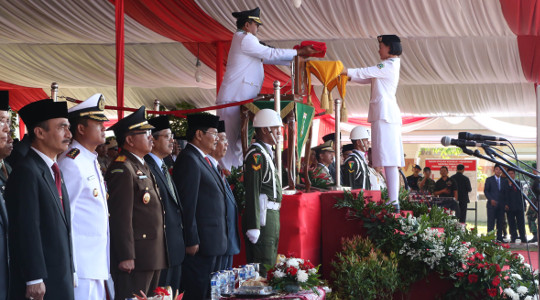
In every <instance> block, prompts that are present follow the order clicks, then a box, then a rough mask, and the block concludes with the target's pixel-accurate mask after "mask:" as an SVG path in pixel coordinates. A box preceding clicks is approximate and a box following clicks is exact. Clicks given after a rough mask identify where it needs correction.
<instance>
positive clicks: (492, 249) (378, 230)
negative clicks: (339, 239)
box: [334, 193, 538, 299]
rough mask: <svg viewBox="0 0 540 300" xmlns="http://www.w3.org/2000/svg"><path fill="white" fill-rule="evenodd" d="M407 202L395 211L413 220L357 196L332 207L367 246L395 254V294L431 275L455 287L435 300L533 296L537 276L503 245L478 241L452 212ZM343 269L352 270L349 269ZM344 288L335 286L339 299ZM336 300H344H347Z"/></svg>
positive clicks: (488, 237)
mask: <svg viewBox="0 0 540 300" xmlns="http://www.w3.org/2000/svg"><path fill="white" fill-rule="evenodd" d="M407 199H408V198H407V197H406V198H405V199H402V200H401V201H400V205H401V206H402V207H407V209H408V210H411V211H412V212H413V215H407V216H404V215H394V214H389V213H388V210H389V207H388V205H386V204H385V203H384V202H383V201H381V202H373V201H366V199H363V195H362V194H359V195H358V197H354V196H353V195H352V194H350V193H346V194H345V197H344V199H342V200H338V202H337V204H336V207H338V208H345V209H347V218H348V219H359V220H361V222H363V224H364V228H366V232H367V236H368V238H369V240H370V241H371V242H372V243H373V245H374V246H375V248H378V249H380V250H381V251H382V254H384V255H386V256H388V257H391V255H392V253H395V258H396V261H397V264H398V268H397V270H398V271H397V272H398V275H399V278H400V280H399V283H398V290H401V291H406V290H408V288H409V287H410V286H411V285H412V284H413V283H414V282H416V281H419V280H422V279H426V278H428V275H430V276H433V275H436V276H438V277H439V278H441V279H444V280H448V281H450V282H451V283H452V284H453V286H454V288H452V289H450V290H449V291H446V292H445V294H444V295H442V294H441V295H439V296H444V297H445V298H446V299H492V298H493V299H531V297H532V296H533V295H534V294H536V293H538V290H537V289H536V286H537V284H538V280H537V279H538V275H537V274H533V272H532V269H531V267H530V266H529V265H527V264H525V263H524V259H523V258H522V257H521V256H520V255H518V254H512V253H511V252H510V251H509V250H508V249H507V248H508V246H507V245H500V244H497V243H495V242H494V240H495V236H494V233H490V234H487V235H479V234H478V232H477V230H476V229H474V228H473V229H467V228H465V226H464V225H463V224H460V223H459V222H458V220H457V219H456V218H455V216H454V213H453V212H452V211H450V210H448V209H444V208H439V207H437V206H436V205H433V206H430V205H429V203H422V202H420V203H417V202H409V201H408V200H407ZM344 254H346V251H344V252H343V253H341V255H344ZM338 257H339V254H338ZM505 266H508V267H509V268H508V269H507V268H505ZM348 268H349V269H348V270H347V271H352V270H353V269H354V267H353V266H352V265H351V266H349V267H348ZM343 282H344V283H342V284H341V285H343V284H349V285H350V287H351V288H361V287H362V286H363V285H364V283H363V282H362V281H358V282H356V283H355V284H352V283H350V282H349V283H346V282H345V281H343ZM535 283H536V286H535ZM365 284H366V285H368V284H367V283H365ZM344 288H345V287H342V286H334V290H336V291H337V292H338V294H339V291H340V290H343V289H344ZM441 292H444V291H441ZM339 296H340V297H342V298H345V299H347V297H348V294H340V295H339Z"/></svg>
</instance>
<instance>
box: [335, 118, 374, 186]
mask: <svg viewBox="0 0 540 300" xmlns="http://www.w3.org/2000/svg"><path fill="white" fill-rule="evenodd" d="M369 136H370V134H369V130H368V129H367V128H365V127H363V126H356V127H354V128H353V130H352V131H351V141H352V143H353V146H354V150H353V152H352V153H351V155H349V157H347V159H346V160H345V161H344V162H343V165H342V167H341V175H342V178H343V185H344V186H350V187H351V188H352V189H366V190H370V189H371V183H370V180H369V166H368V162H367V158H366V152H367V151H368V148H369Z"/></svg>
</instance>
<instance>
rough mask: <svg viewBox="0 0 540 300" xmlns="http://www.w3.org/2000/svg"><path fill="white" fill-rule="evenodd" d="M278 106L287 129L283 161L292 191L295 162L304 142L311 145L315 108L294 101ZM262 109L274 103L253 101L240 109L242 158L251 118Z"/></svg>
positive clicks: (249, 142) (250, 129) (249, 135)
mask: <svg viewBox="0 0 540 300" xmlns="http://www.w3.org/2000/svg"><path fill="white" fill-rule="evenodd" d="M280 104H281V109H280V116H281V118H282V119H283V123H284V124H285V126H286V127H287V128H286V130H284V141H285V144H284V149H285V148H286V149H287V151H286V152H285V153H286V154H285V155H286V159H284V160H283V161H284V162H285V163H286V165H285V167H286V169H287V180H288V181H287V182H288V185H289V187H291V186H292V188H293V189H294V187H295V183H296V174H297V171H298V167H299V164H297V163H296V162H297V161H298V160H299V158H300V155H299V154H300V152H301V151H302V147H303V146H304V144H305V143H306V142H308V143H311V135H310V129H311V123H312V122H313V117H314V115H315V108H314V107H313V106H310V105H307V104H303V103H301V102H297V101H294V100H293V101H290V100H289V101H287V100H285V101H281V102H280ZM264 108H269V109H274V101H255V102H252V103H248V104H244V105H242V107H241V122H242V123H241V124H242V127H241V128H242V129H241V133H240V136H241V140H242V152H243V155H244V157H245V155H246V153H247V150H248V148H249V145H250V144H251V139H252V138H251V137H252V136H253V127H252V122H253V117H254V116H255V114H256V113H257V112H258V111H259V110H261V109H264ZM308 148H309V147H308Z"/></svg>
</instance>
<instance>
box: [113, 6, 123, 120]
mask: <svg viewBox="0 0 540 300" xmlns="http://www.w3.org/2000/svg"><path fill="white" fill-rule="evenodd" d="M114 7H115V16H116V20H115V27H116V106H118V107H119V108H123V107H124V0H116V2H115V6H114ZM122 118H124V111H123V110H122V109H119V110H118V120H120V119H122Z"/></svg>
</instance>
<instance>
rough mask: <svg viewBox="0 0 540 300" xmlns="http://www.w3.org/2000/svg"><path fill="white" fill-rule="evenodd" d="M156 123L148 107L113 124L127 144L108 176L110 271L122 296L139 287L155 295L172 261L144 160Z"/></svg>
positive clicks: (120, 140)
mask: <svg viewBox="0 0 540 300" xmlns="http://www.w3.org/2000/svg"><path fill="white" fill-rule="evenodd" d="M153 128H154V127H153V126H152V125H150V124H148V121H147V120H146V112H145V107H144V106H141V108H139V109H138V110H137V111H136V112H134V113H133V114H131V115H129V116H127V117H125V118H123V119H121V120H119V121H118V123H116V124H114V125H113V126H112V127H110V128H109V130H113V131H114V134H115V135H116V139H117V142H118V146H119V147H120V148H122V151H121V152H120V154H119V155H118V157H116V159H115V160H114V161H113V162H112V163H111V164H110V165H109V168H108V169H107V173H106V175H105V181H106V182H107V188H108V189H109V201H108V205H109V212H110V232H111V275H112V278H113V280H114V290H115V299H117V300H124V299H126V298H131V297H133V294H134V293H139V291H143V292H144V293H145V294H146V295H149V294H151V293H152V292H153V291H154V289H155V288H156V287H157V286H158V281H159V275H160V272H161V270H162V269H166V268H167V266H168V262H167V250H166V247H165V244H166V241H165V228H164V227H165V224H164V210H163V205H162V203H161V198H160V195H159V190H158V187H157V185H156V180H155V178H154V175H152V172H151V171H150V169H149V168H148V164H146V163H145V161H144V156H145V155H146V154H148V153H150V151H151V150H152V135H151V134H152V131H151V129H153Z"/></svg>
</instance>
